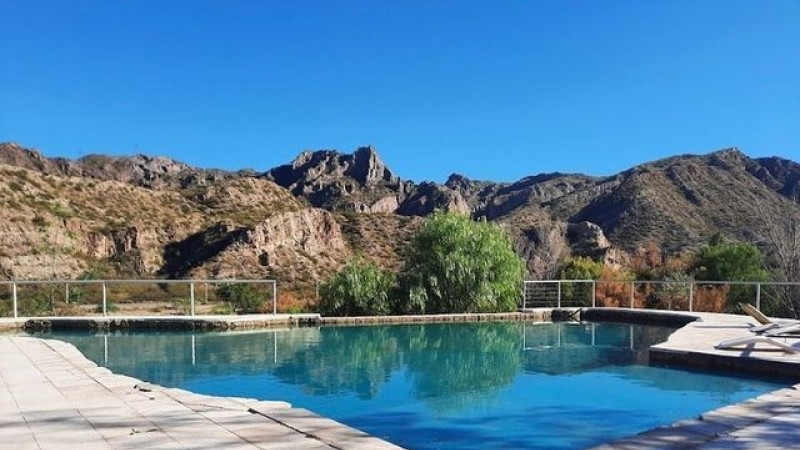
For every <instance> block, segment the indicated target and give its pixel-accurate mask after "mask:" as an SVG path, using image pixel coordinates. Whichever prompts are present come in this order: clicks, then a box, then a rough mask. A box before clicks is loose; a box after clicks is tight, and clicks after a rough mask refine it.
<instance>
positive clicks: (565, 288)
mask: <svg viewBox="0 0 800 450" xmlns="http://www.w3.org/2000/svg"><path fill="white" fill-rule="evenodd" d="M603 266H604V265H603V263H602V262H598V261H594V260H593V259H591V258H584V257H578V258H574V259H570V260H569V261H567V263H566V264H565V265H564V267H562V269H561V279H562V280H596V279H598V278H600V275H601V274H602V273H603ZM591 292H592V285H591V284H589V283H564V284H563V285H562V287H561V295H562V296H563V297H564V298H567V299H571V301H572V302H573V303H574V302H581V303H582V304H584V305H589V304H591V298H592V297H591Z"/></svg>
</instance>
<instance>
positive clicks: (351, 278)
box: [319, 258, 395, 316]
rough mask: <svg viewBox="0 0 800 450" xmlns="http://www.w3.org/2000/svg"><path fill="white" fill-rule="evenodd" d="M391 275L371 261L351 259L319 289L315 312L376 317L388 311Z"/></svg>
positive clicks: (392, 284) (390, 308)
mask: <svg viewBox="0 0 800 450" xmlns="http://www.w3.org/2000/svg"><path fill="white" fill-rule="evenodd" d="M394 281H395V278H394V275H393V274H392V273H390V272H387V271H384V270H381V268H379V267H378V266H377V265H376V264H375V263H373V262H372V261H369V260H366V259H362V258H355V259H351V260H350V261H348V262H347V264H345V266H344V267H343V268H342V269H341V270H339V271H338V272H336V273H335V274H333V276H331V277H330V278H329V279H328V280H327V281H326V282H325V283H323V284H322V285H321V286H320V288H319V295H320V301H319V312H320V314H323V315H327V316H380V315H386V314H389V313H390V312H391V310H392V307H391V304H390V302H389V293H390V291H391V290H392V287H393V286H394Z"/></svg>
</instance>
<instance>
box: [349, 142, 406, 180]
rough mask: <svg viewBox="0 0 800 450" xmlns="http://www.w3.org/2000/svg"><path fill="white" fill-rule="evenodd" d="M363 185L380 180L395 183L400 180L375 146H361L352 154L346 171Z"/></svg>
mask: <svg viewBox="0 0 800 450" xmlns="http://www.w3.org/2000/svg"><path fill="white" fill-rule="evenodd" d="M345 175H348V176H350V177H352V178H354V179H356V180H358V181H359V182H360V183H361V184H362V185H370V184H375V183H380V182H388V183H393V182H397V181H398V180H399V177H397V176H396V175H395V174H394V173H392V171H391V170H389V168H388V167H386V164H384V162H383V161H382V160H381V159H380V157H379V156H378V152H377V151H376V150H375V147H372V146H368V147H359V148H358V149H357V150H356V151H355V152H354V153H353V155H352V158H351V161H350V167H349V168H348V169H347V170H346V171H345Z"/></svg>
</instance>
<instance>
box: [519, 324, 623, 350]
mask: <svg viewBox="0 0 800 450" xmlns="http://www.w3.org/2000/svg"><path fill="white" fill-rule="evenodd" d="M616 325H617V326H618V327H622V326H624V325H622V324H616ZM597 327H598V324H597V323H596V322H588V323H576V324H572V323H569V322H541V323H533V324H528V323H527V322H522V350H523V351H527V350H534V349H541V348H549V347H570V346H581V347H584V346H589V347H595V346H598V345H602V346H612V347H619V345H618V343H616V342H603V340H602V339H601V340H600V342H599V343H598V338H597ZM587 328H588V329H589V331H588V332H584V333H580V331H586V329H587ZM565 329H566V330H568V331H573V332H572V333H569V332H567V333H565ZM634 329H635V326H634V325H627V330H628V332H627V334H628V339H627V340H628V346H629V347H630V349H631V350H634V349H635V336H636V332H635V331H634ZM529 330H534V331H542V332H538V333H533V334H534V336H530V335H529V334H530V333H529V332H528V331H529ZM575 331H577V333H576V332H575ZM548 332H549V333H548ZM620 343H621V341H620Z"/></svg>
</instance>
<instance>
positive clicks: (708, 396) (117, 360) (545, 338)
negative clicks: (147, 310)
mask: <svg viewBox="0 0 800 450" xmlns="http://www.w3.org/2000/svg"><path fill="white" fill-rule="evenodd" d="M672 331H674V329H673V328H667V327H654V326H642V325H626V324H618V323H581V324H578V323H541V324H539V323H537V324H534V323H457V324H427V325H393V326H364V327H322V328H294V329H291V330H281V331H263V332H248V333H197V334H190V333H152V332H149V333H113V334H94V335H90V334H68V333H58V334H51V335H48V337H55V338H59V339H63V340H66V341H69V342H72V343H73V344H75V345H76V346H77V347H78V348H79V349H80V350H81V351H82V352H83V353H84V354H85V355H86V356H87V357H88V358H90V359H92V360H94V361H95V362H97V363H98V364H101V365H104V366H106V367H109V368H110V369H112V370H113V371H115V372H118V373H124V374H127V375H131V376H134V377H137V378H140V379H143V380H147V381H151V382H154V383H158V384H161V385H164V386H169V387H180V388H184V389H188V390H191V391H194V392H199V393H204V394H213V395H225V396H239V397H255V398H260V399H264V400H285V401H288V402H290V403H292V404H293V405H294V406H298V407H303V408H307V409H310V410H312V411H315V412H317V413H319V414H321V415H324V416H328V417H331V418H333V419H336V420H338V421H340V422H343V423H346V424H348V425H351V426H353V427H356V428H358V429H361V430H363V431H366V432H367V433H370V434H372V435H374V436H378V437H381V438H383V439H386V440H388V441H391V442H394V443H396V444H399V445H401V446H404V447H407V448H410V449H445V448H450V449H491V448H497V449H500V448H504V449H505V448H520V449H523V448H529V449H534V448H547V449H572V448H585V447H589V446H592V445H599V444H602V443H604V442H608V441H611V440H614V439H617V438H621V437H625V436H628V435H632V434H636V433H638V432H641V431H644V430H646V429H649V428H653V427H656V426H659V425H665V424H669V423H671V422H674V421H677V420H680V419H685V418H691V417H695V416H697V414H699V413H701V412H704V411H707V410H710V409H715V408H718V407H721V406H724V405H727V404H731V403H735V402H739V401H742V400H744V399H747V398H750V397H754V396H757V395H760V394H762V393H765V392H768V391H771V390H773V389H777V388H779V387H782V386H784V385H783V384H779V383H775V382H768V381H764V380H753V379H744V378H736V377H726V376H720V375H714V374H706V373H697V372H687V371H682V370H674V369H669V368H664V367H654V366H649V365H647V348H648V347H649V346H650V345H653V344H655V343H658V342H662V341H664V340H666V338H667V337H668V336H669V334H670V333H671V332H672Z"/></svg>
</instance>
